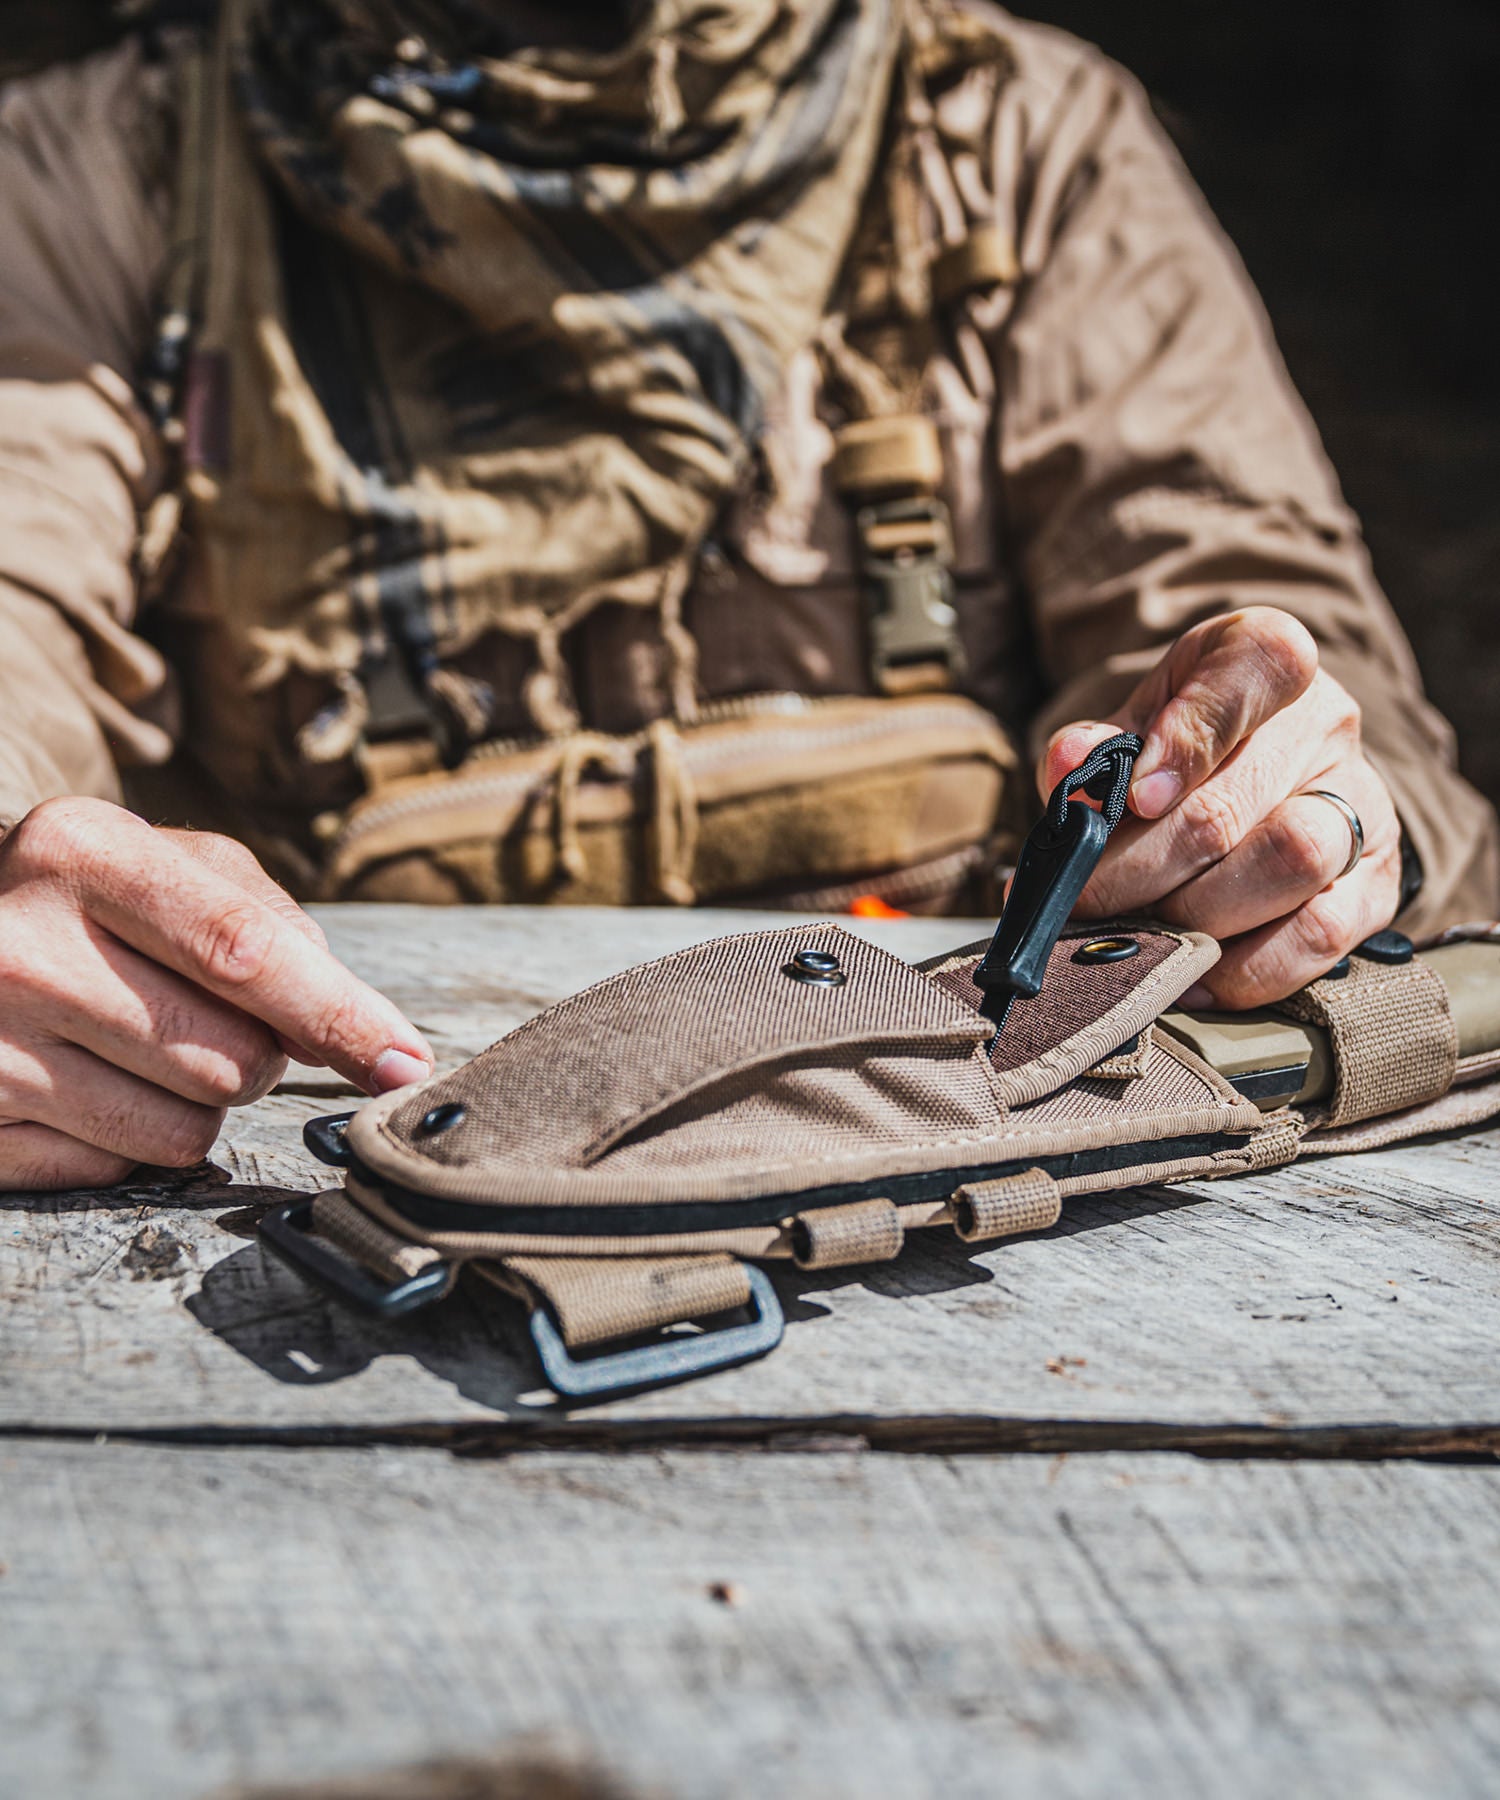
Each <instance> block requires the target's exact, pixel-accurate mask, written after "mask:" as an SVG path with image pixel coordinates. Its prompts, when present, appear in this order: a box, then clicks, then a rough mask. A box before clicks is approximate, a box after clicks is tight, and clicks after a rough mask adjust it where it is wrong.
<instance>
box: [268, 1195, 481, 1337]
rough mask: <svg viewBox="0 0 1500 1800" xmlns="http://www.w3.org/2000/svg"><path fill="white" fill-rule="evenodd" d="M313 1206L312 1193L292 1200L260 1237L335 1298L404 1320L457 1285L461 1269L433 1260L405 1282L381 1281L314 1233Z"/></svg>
mask: <svg viewBox="0 0 1500 1800" xmlns="http://www.w3.org/2000/svg"><path fill="white" fill-rule="evenodd" d="M312 1209H313V1203H312V1196H311V1195H310V1194H308V1195H303V1196H302V1197H301V1198H300V1199H297V1200H289V1201H288V1202H287V1203H286V1204H285V1205H284V1206H278V1207H275V1208H274V1209H273V1210H272V1211H270V1212H268V1213H267V1214H266V1215H265V1217H264V1218H263V1219H262V1220H261V1222H260V1235H261V1236H262V1237H263V1238H264V1239H265V1241H266V1245H267V1247H268V1248H269V1249H270V1250H272V1251H274V1252H275V1254H276V1255H277V1256H278V1257H279V1258H280V1259H281V1261H282V1262H284V1263H285V1264H286V1265H287V1267H288V1268H290V1269H293V1270H295V1271H296V1273H297V1274H299V1275H301V1276H304V1277H305V1278H306V1279H307V1280H308V1281H311V1282H312V1283H313V1284H314V1285H315V1286H317V1287H320V1288H322V1289H323V1290H324V1292H325V1293H329V1294H332V1295H333V1297H334V1298H335V1299H336V1300H347V1301H348V1302H349V1303H350V1304H351V1305H354V1306H357V1307H359V1308H360V1309H361V1311H363V1312H368V1313H374V1314H375V1316H376V1317H377V1318H380V1319H399V1318H401V1317H403V1316H404V1315H405V1314H406V1313H409V1312H416V1311H417V1309H418V1308H419V1307H422V1306H430V1305H431V1304H432V1302H433V1301H434V1300H441V1299H442V1297H443V1296H444V1294H446V1293H447V1292H448V1290H449V1288H450V1287H452V1285H453V1281H454V1277H455V1276H456V1275H457V1273H458V1270H457V1267H456V1266H455V1265H454V1264H453V1263H449V1262H437V1263H433V1264H431V1265H430V1266H429V1267H427V1268H425V1269H423V1270H422V1271H421V1272H420V1273H419V1274H416V1275H413V1276H410V1277H409V1278H408V1279H407V1280H406V1281H398V1282H395V1283H389V1282H382V1281H381V1280H379V1278H378V1277H376V1276H374V1275H372V1274H371V1273H370V1271H369V1270H368V1269H365V1268H361V1266H360V1265H359V1264H358V1263H357V1262H353V1261H351V1260H350V1259H349V1258H348V1257H347V1256H341V1255H340V1254H339V1253H338V1252H337V1251H336V1250H333V1249H330V1248H329V1246H328V1245H327V1244H326V1243H324V1241H323V1240H322V1238H320V1237H317V1236H315V1235H314V1233H313V1228H312Z"/></svg>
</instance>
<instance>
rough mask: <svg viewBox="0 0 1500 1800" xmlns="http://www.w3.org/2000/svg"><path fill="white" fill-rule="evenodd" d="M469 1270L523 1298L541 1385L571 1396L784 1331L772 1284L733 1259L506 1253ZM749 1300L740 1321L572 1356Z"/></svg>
mask: <svg viewBox="0 0 1500 1800" xmlns="http://www.w3.org/2000/svg"><path fill="white" fill-rule="evenodd" d="M474 1267H475V1269H476V1270H477V1272H478V1273H479V1274H481V1275H484V1276H487V1277H488V1278H489V1279H490V1280H491V1281H493V1282H494V1283H495V1284H496V1285H497V1286H499V1287H504V1288H507V1289H509V1290H510V1291H511V1292H512V1293H516V1294H518V1295H519V1296H520V1297H521V1298H522V1299H524V1300H525V1301H526V1303H527V1305H528V1306H529V1307H530V1309H531V1340H532V1343H533V1344H534V1345H535V1346H536V1352H537V1356H538V1357H539V1358H540V1360H541V1364H542V1371H543V1373H544V1374H545V1375H546V1377H547V1380H548V1382H549V1383H550V1384H551V1385H552V1387H553V1388H554V1389H555V1390H556V1391H557V1392H558V1393H559V1394H564V1395H567V1396H568V1397H569V1398H573V1399H589V1398H595V1397H599V1396H602V1395H605V1394H618V1393H623V1392H625V1391H627V1390H629V1389H633V1388H644V1387H659V1386H661V1385H662V1384H663V1383H666V1382H671V1381H683V1380H686V1379H687V1378H688V1377H690V1376H694V1375H704V1374H707V1373H708V1372H709V1371H710V1370H713V1369H727V1368H732V1367H733V1366H734V1365H735V1364H737V1363H742V1362H749V1361H750V1360H751V1359H752V1358H754V1357H757V1356H764V1355H766V1353H767V1352H768V1351H771V1350H774V1349H775V1348H776V1346H777V1345H778V1344H779V1343H780V1342H781V1334H782V1331H783V1329H784V1327H785V1320H784V1318H783V1315H782V1311H781V1305H780V1302H779V1301H778V1300H777V1298H776V1290H775V1289H774V1288H773V1287H772V1286H771V1283H770V1281H769V1280H768V1279H767V1277H766V1276H765V1275H764V1274H763V1273H762V1272H761V1271H760V1270H759V1269H757V1268H755V1267H754V1266H753V1265H752V1264H750V1263H742V1262H737V1261H736V1260H735V1258H733V1257H732V1256H597V1257H594V1256H567V1257H547V1256H507V1257H502V1258H499V1259H498V1260H494V1261H490V1260H486V1261H483V1262H479V1263H476V1264H475V1265H474ZM740 1306H748V1307H749V1308H750V1313H751V1317H750V1319H749V1322H748V1323H746V1324H743V1325H729V1326H726V1327H723V1328H722V1329H718V1330H714V1331H703V1332H699V1333H697V1334H696V1335H693V1336H678V1337H667V1338H663V1339H661V1340H659V1341H658V1342H657V1343H654V1344H642V1345H639V1346H638V1347H635V1348H631V1349H624V1350H615V1351H612V1352H609V1353H608V1354H605V1355H601V1356H592V1357H584V1358H579V1357H576V1356H574V1355H572V1354H571V1352H572V1351H573V1350H575V1349H583V1348H587V1347H588V1346H590V1345H593V1344H598V1343H602V1342H605V1341H608V1340H609V1339H612V1338H619V1337H626V1336H631V1335H635V1334H638V1333H640V1332H644V1331H650V1330H654V1329H660V1328H661V1327H662V1326H665V1325H677V1324H686V1323H688V1322H689V1321H692V1320H698V1319H702V1318H706V1317H710V1316H712V1315H713V1314H716V1313H724V1312H729V1311H731V1310H733V1309H734V1308H736V1307H740Z"/></svg>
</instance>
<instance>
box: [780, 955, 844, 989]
mask: <svg viewBox="0 0 1500 1800" xmlns="http://www.w3.org/2000/svg"><path fill="white" fill-rule="evenodd" d="M781 972H782V974H783V975H789V976H790V977H791V978H792V980H793V981H804V982H806V983H807V984H808V985H809V986H810V987H842V986H843V985H844V971H843V970H842V969H841V968H840V967H839V959H838V958H837V957H836V956H835V955H834V954H833V952H832V951H831V950H799V951H798V952H797V953H796V955H795V956H794V957H793V958H792V960H791V961H790V962H789V963H783V964H782V965H781Z"/></svg>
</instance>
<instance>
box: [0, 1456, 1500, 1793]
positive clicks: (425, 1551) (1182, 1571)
mask: <svg viewBox="0 0 1500 1800" xmlns="http://www.w3.org/2000/svg"><path fill="white" fill-rule="evenodd" d="M0 1488H3V1491H4V1494H5V1496H6V1500H5V1515H6V1524H5V1527H4V1542H3V1547H0V1555H3V1557H4V1560H5V1562H6V1564H7V1568H6V1572H5V1574H4V1575H3V1577H0V1610H3V1618H4V1627H3V1631H0V1669H3V1680H0V1732H3V1742H4V1744H5V1752H4V1770H5V1773H4V1776H3V1777H0V1785H3V1788H4V1791H5V1793H6V1794H7V1795H8V1796H10V1797H11V1800H44V1797H45V1800H51V1797H52V1796H55V1795H59V1794H67V1795H69V1796H70V1797H71V1800H95V1797H104V1796H107V1797H109V1800H114V1797H117V1796H122V1795H141V1796H144V1795H150V1796H152V1800H177V1797H179V1796H180V1797H181V1800H189V1797H190V1796H191V1797H194V1800H196V1797H197V1796H201V1795H203V1794H204V1793H205V1792H206V1791H207V1790H208V1789H210V1788H211V1787H213V1786H214V1785H215V1784H216V1783H219V1782H225V1781H229V1780H242V1781H243V1780H256V1779H258V1780H289V1779H292V1778H295V1777H300V1778H303V1779H308V1778H312V1777H314V1776H317V1775H320V1774H329V1773H333V1772H337V1771H352V1770H359V1769H368V1770H374V1769H378V1768H382V1767H386V1766H389V1765H390V1764H392V1763H397V1762H401V1761H405V1760H409V1759H416V1758H420V1757H444V1756H458V1755H472V1754H479V1753H485V1752H498V1753H499V1754H500V1755H501V1757H502V1758H503V1756H504V1754H505V1747H506V1746H507V1745H508V1744H509V1745H513V1744H514V1743H515V1741H516V1740H517V1739H518V1738H519V1737H521V1736H523V1735H525V1734H540V1735H541V1736H543V1737H544V1738H546V1739H551V1740H553V1741H557V1742H562V1743H567V1744H570V1745H574V1746H578V1747H580V1748H581V1749H582V1750H583V1751H584V1752H585V1753H586V1754H590V1755H592V1757H593V1758H594V1759H595V1760H596V1761H597V1762H598V1763H599V1764H600V1765H602V1766H603V1767H605V1768H606V1769H609V1770H612V1771H614V1772H616V1773H617V1774H619V1775H621V1776H622V1777H624V1778H626V1779H627V1780H628V1781H629V1782H630V1783H631V1784H632V1786H633V1788H634V1789H635V1791H637V1792H641V1793H647V1792H649V1793H652V1794H658V1795H663V1796H674V1797H682V1800H687V1797H689V1796H704V1795H742V1794H751V1793H757V1794H759V1793H769V1794H775V1795H778V1796H784V1797H786V1800H796V1797H797V1796H855V1795H858V1796H869V1795H898V1794H899V1795H902V1796H924V1795H929V1794H930V1795H939V1794H940V1795H944V1796H968V1795H973V1796H981V1795H983V1796H988V1795H993V1794H996V1793H1002V1792H1003V1793H1004V1794H1006V1795H1008V1796H1027V1795H1037V1796H1045V1797H1046V1800H1057V1797H1059V1796H1062V1797H1067V1796H1073V1795H1079V1796H1082V1795H1088V1796H1098V1795H1102V1794H1111V1795H1127V1796H1135V1795H1140V1796H1148V1795H1150V1796H1155V1795H1161V1794H1168V1795H1186V1794H1192V1795H1195V1796H1217V1795H1224V1796H1233V1797H1234V1800H1247V1797H1254V1796H1261V1795H1264V1796H1268V1797H1274V1800H1280V1797H1281V1796H1283V1795H1285V1794H1296V1795H1298V1796H1299V1797H1300V1796H1317V1795H1325V1794H1326V1795H1330V1796H1338V1797H1339V1800H1343V1797H1344V1796H1347V1795H1349V1794H1358V1795H1361V1796H1362V1797H1365V1800H1380V1797H1384V1796H1390V1797H1392V1800H1394V1797H1395V1796H1401V1797H1402V1800H1406V1797H1408V1796H1410V1795H1412V1794H1417V1793H1420V1794H1423V1795H1445V1796H1446V1795H1455V1796H1456V1795H1474V1796H1482V1795H1488V1794H1491V1793H1493V1792H1494V1772H1495V1767H1496V1749H1497V1739H1500V1574H1497V1562H1496V1558H1495V1556H1494V1547H1495V1544H1496V1541H1497V1537H1500V1472H1497V1471H1495V1470H1494V1469H1461V1468H1422V1467H1418V1466H1414V1465H1410V1464H1402V1465H1393V1466H1378V1465H1359V1464H1351V1465H1344V1466H1328V1465H1315V1466H1309V1465H1302V1464H1292V1465H1281V1464H1273V1463H1258V1464H1248V1465H1243V1466H1236V1465H1233V1464H1227V1463H1215V1462H1203V1461H1198V1460H1195V1459H1192V1458H1183V1457H1164V1456H1127V1457H1120V1456H1103V1457H1089V1458H1076V1457H1073V1458H1060V1459H1051V1458H1040V1457H1032V1458H1012V1459H1004V1460H1001V1461H992V1460H990V1459H985V1458H978V1459H972V1458H971V1459H960V1460H946V1459H935V1458H905V1457H877V1456H859V1455H842V1456H841V1455H820V1456H801V1457H797V1456H771V1455H759V1456H757V1455H749V1454H741V1455H692V1454H686V1453H675V1454H670V1455H664V1456H660V1457H643V1456H636V1457H627V1458H600V1457H589V1456H573V1455H551V1454H547V1455H533V1456H522V1457H514V1458H510V1459H508V1460H502V1461H487V1462H486V1461H481V1462H473V1461H464V1460H462V1459H454V1458H451V1457H449V1456H446V1455H444V1454H442V1453H439V1452H432V1451H379V1450H367V1451H357V1452H354V1451H343V1452H339V1451H304V1452H287V1451H265V1450H223V1451H207V1450H183V1451H166V1450H162V1449H147V1448H142V1447H139V1446H119V1445H104V1446H97V1447H96V1446H82V1445H75V1446H58V1445H41V1444H27V1445H23V1444H15V1443H12V1444H9V1445H0ZM429 1791H430V1790H427V1789H423V1788H415V1789H408V1790H404V1792H405V1793H406V1794H407V1795H408V1796H410V1795H411V1794H413V1793H420V1794H426V1793H428V1792H429ZM465 1791H467V1792H473V1791H474V1790H465Z"/></svg>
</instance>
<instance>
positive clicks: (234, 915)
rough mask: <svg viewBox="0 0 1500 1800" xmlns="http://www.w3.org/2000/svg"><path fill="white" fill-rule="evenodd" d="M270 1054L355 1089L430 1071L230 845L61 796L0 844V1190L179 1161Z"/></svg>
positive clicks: (271, 1060)
mask: <svg viewBox="0 0 1500 1800" xmlns="http://www.w3.org/2000/svg"><path fill="white" fill-rule="evenodd" d="M288 1055H291V1056H294V1057H295V1058H296V1059H297V1060H298V1061H299V1062H308V1063H326V1064H328V1065H330V1066H332V1067H333V1068H335V1069H337V1070H338V1071H339V1073H340V1074H341V1075H345V1076H347V1077H348V1078H349V1079H350V1080H351V1081H354V1082H356V1083H357V1084H358V1085H359V1086H360V1087H362V1088H364V1089H365V1090H366V1091H367V1092H370V1093H383V1092H385V1091H386V1090H387V1089H389V1088H394V1087H400V1086H404V1085H405V1084H406V1083H407V1082H411V1081H420V1080H423V1079H425V1077H426V1076H427V1075H428V1074H429V1073H430V1072H431V1069H432V1052H431V1051H430V1050H429V1049H428V1047H427V1045H426V1043H425V1042H424V1041H423V1039H422V1037H421V1035H420V1033H418V1032H417V1031H416V1029H415V1028H414V1027H413V1026H412V1025H410V1024H409V1023H408V1022H407V1021H406V1019H404V1018H403V1017H402V1016H401V1014H400V1012H399V1011H398V1010H397V1009H396V1008H395V1007H394V1006H392V1005H391V1003H390V1001H388V1000H386V999H385V998H384V997H383V996H381V995H380V994H377V993H376V992H375V990H374V989H373V988H370V987H367V986H366V985H365V984H364V982H362V981H360V980H358V979H356V977H355V976H353V975H351V974H350V973H349V971H348V970H347V969H346V968H345V967H344V966H343V965H342V963H340V962H338V961H337V960H336V959H335V958H334V957H333V956H331V955H330V954H329V951H328V949H327V946H326V942H325V940H324V937H323V933H322V932H321V931H320V930H319V929H318V927H317V926H316V925H315V924H314V923H313V921H312V920H311V919H310V918H308V917H307V915H306V914H305V913H304V912H303V911H302V909H301V908H300V907H299V906H298V905H297V904H296V903H295V902H294V901H293V900H292V899H291V898H290V897H289V896H288V895H287V894H286V893H285V892H283V890H282V889H281V888H279V887H278V886H277V885H276V883H275V882H274V881H272V880H271V878H270V876H269V875H267V874H266V873H265V871H264V870H263V869H262V868H261V867H260V864H259V863H257V862H256V860H255V858H254V857H253V856H252V855H251V854H250V852H249V851H248V850H246V849H245V848H244V846H243V845H241V844H237V843H235V842H233V840H232V839H229V838H223V837H217V836H214V835H212V834H211V833H207V832H202V833H200V832H180V831H158V830H155V829H154V828H153V827H151V826H149V825H147V824H145V823H144V822H143V821H142V820H140V819H138V818H136V817H135V816H134V815H133V814H131V813H128V812H125V811H123V810H122V809H121V808H120V807H118V806H111V805H109V804H108V802H106V801H103V800H78V799H68V800H49V801H46V802H45V803H44V804H42V805H41V806H38V807H36V808H35V809H34V810H33V811H31V812H30V813H28V814H27V815H26V817H25V818H24V819H22V820H21V821H20V822H19V823H18V824H16V825H15V826H13V827H12V829H11V830H10V831H9V832H8V833H7V834H6V835H5V836H4V838H3V839H0V1190H4V1189H7V1188H12V1189H14V1188H60V1187H101V1186H104V1185H105V1184H107V1183H109V1182H112V1181H119V1180H120V1179H122V1178H123V1177H124V1176H125V1175H126V1174H127V1173H128V1172H129V1171H130V1169H131V1168H132V1167H133V1166H134V1165H135V1164H136V1163H141V1162H148V1163H162V1164H166V1165H168V1166H170V1167H174V1168H181V1167H188V1166H190V1165H191V1164H193V1163H195V1162H197V1161H198V1160H199V1159H200V1158H202V1157H204V1156H206V1155H207V1154H208V1152H209V1150H210V1149H211V1148H212V1146H213V1142H214V1139H215V1138H216V1137H217V1136H218V1133H219V1127H220V1125H221V1124H222V1123H223V1119H224V1109H225V1108H226V1107H229V1106H243V1105H245V1104H246V1103H247V1102H248V1101H251V1100H256V1099H258V1098H259V1097H260V1096H261V1095H262V1094H265V1093H267V1092H268V1091H269V1090H270V1089H271V1088H272V1087H274V1086H275V1084H276V1082H277V1081H279V1080H280V1078H281V1076H282V1074H283V1073H284V1072H285V1070H286V1059H287V1056H288Z"/></svg>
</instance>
